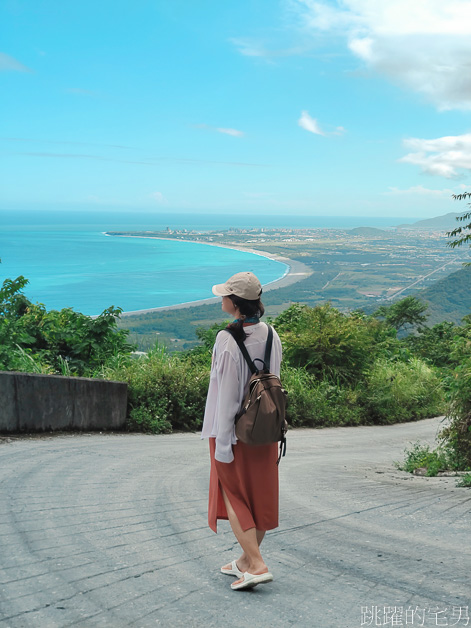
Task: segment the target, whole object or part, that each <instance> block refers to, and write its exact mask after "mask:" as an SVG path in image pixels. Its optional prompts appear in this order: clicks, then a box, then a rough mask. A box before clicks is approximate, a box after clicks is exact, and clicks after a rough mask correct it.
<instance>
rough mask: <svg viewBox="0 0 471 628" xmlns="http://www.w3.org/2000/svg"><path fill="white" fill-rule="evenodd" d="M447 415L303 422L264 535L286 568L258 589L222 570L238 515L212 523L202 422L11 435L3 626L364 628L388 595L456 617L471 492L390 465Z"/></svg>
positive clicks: (1, 576)
mask: <svg viewBox="0 0 471 628" xmlns="http://www.w3.org/2000/svg"><path fill="white" fill-rule="evenodd" d="M439 424H440V420H439V419H431V420H427V421H421V422H418V423H408V424H404V425H393V426H384V427H375V426H373V427H356V428H337V429H322V430H292V431H291V432H290V433H289V438H288V451H287V455H286V458H284V459H283V460H282V462H281V465H280V476H281V526H280V528H278V529H277V530H276V531H274V532H271V533H269V534H268V536H267V539H266V541H265V543H264V550H265V556H266V561H267V563H268V565H269V566H270V568H271V570H272V571H273V573H274V576H275V580H274V582H273V583H272V584H269V585H265V586H263V587H262V586H260V587H258V588H256V589H254V590H253V591H252V592H245V593H242V592H233V591H231V590H230V587H229V585H230V582H231V579H230V578H229V577H227V576H224V575H222V574H220V573H219V567H220V566H221V565H223V564H224V563H226V562H228V561H229V560H232V559H233V558H236V557H237V549H236V546H235V543H234V540H233V537H232V534H231V533H230V532H229V527H228V524H227V522H223V523H222V524H221V525H220V534H218V535H217V536H216V535H215V534H214V533H213V532H211V530H210V529H209V528H208V526H207V523H206V504H207V486H208V453H207V443H206V442H205V441H201V440H200V439H199V437H198V436H197V435H194V434H175V435H169V436H149V435H134V434H129V435H125V434H116V435H104V434H93V435H76V436H74V435H70V436H59V437H46V438H33V439H14V440H10V441H9V440H8V439H6V441H5V442H3V444H2V443H0V503H1V505H2V506H1V509H0V567H1V568H0V628H6V627H8V628H62V627H65V626H78V627H83V628H95V627H98V628H99V627H103V628H104V627H107V628H125V627H127V626H133V627H138V628H148V627H151V626H165V627H166V628H175V627H179V626H185V627H186V628H193V627H202V628H203V627H218V628H219V627H220V626H230V627H232V626H250V627H251V628H268V627H280V628H281V627H282V628H286V627H287V626H295V627H306V628H312V627H315V628H317V627H319V628H360V626H361V625H362V624H361V610H362V607H365V608H364V609H363V610H364V611H365V612H366V609H372V610H374V607H376V609H377V611H376V612H379V613H380V616H381V617H383V615H382V613H383V608H384V607H385V606H386V607H394V606H396V607H403V608H404V609H407V608H415V607H416V606H417V607H418V608H419V609H426V611H424V612H427V613H428V612H429V610H428V609H430V613H432V612H433V610H434V609H435V610H437V609H438V610H440V611H441V612H442V613H446V614H447V615H445V616H448V619H449V625H452V621H455V620H456V617H455V619H453V620H452V619H451V613H452V610H451V609H452V607H453V606H455V607H459V606H463V607H464V606H466V605H469V604H470V580H469V565H470V564H471V550H470V544H469V530H470V524H471V493H470V491H469V490H468V489H459V488H455V480H454V478H430V479H429V478H424V477H415V476H410V475H408V474H406V473H403V472H399V471H396V470H395V469H394V466H393V460H395V459H399V458H401V457H402V451H403V449H404V447H406V446H407V445H408V443H409V442H410V441H415V440H416V439H419V438H420V439H426V440H427V441H429V442H431V441H432V440H433V438H434V436H435V433H436V430H437V428H438V427H439ZM378 609H379V611H378ZM404 613H405V610H404ZM443 616H444V615H443V614H442V615H440V617H443ZM431 617H432V615H429V618H428V619H427V621H426V622H425V623H423V624H419V623H418V620H417V622H416V623H415V624H414V625H417V626H418V625H423V626H436V625H437V624H436V623H433V619H430V618H431ZM403 624H404V625H405V620H404V622H403ZM363 625H366V624H363ZM369 625H375V624H369ZM377 625H380V624H377ZM384 625H387V624H384ZM389 625H391V624H389ZM397 625H400V624H397ZM409 625H410V623H409ZM444 625H445V624H444ZM456 625H457V626H461V625H464V624H460V623H458V624H456Z"/></svg>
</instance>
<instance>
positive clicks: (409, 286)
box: [384, 259, 462, 301]
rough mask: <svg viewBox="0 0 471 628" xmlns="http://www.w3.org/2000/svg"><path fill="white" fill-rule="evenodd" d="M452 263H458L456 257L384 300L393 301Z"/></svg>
mask: <svg viewBox="0 0 471 628" xmlns="http://www.w3.org/2000/svg"><path fill="white" fill-rule="evenodd" d="M450 264H457V261H456V259H452V260H450V261H449V262H446V264H443V266H440V267H439V268H436V269H435V270H432V272H431V273H429V274H428V275H423V276H422V277H419V279H417V280H416V281H414V282H413V283H411V284H409V285H408V286H406V287H405V288H402V289H401V290H399V291H398V292H395V293H394V294H393V295H391V296H390V297H386V298H385V299H384V300H385V301H391V300H392V299H395V298H396V297H397V296H399V295H400V294H402V293H403V292H405V291H406V290H409V288H413V287H414V286H416V285H417V284H418V283H421V282H422V281H424V279H427V278H428V277H430V276H431V275H434V274H435V273H438V271H439V270H443V269H444V268H446V267H447V266H449V265H450ZM460 265H462V264H460Z"/></svg>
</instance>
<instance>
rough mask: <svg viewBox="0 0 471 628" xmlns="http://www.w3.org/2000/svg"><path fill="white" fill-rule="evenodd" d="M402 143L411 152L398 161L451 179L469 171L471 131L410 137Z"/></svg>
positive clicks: (470, 164) (470, 162)
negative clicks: (424, 137) (459, 133)
mask: <svg viewBox="0 0 471 628" xmlns="http://www.w3.org/2000/svg"><path fill="white" fill-rule="evenodd" d="M403 144H404V146H405V148H406V149H408V150H410V151H412V152H410V153H408V154H407V155H405V156H404V157H402V158H401V159H400V160H399V161H401V162H404V163H408V164H413V165H415V166H419V167H420V169H421V170H422V172H425V173H427V174H432V175H437V176H441V177H445V178H447V179H453V178H455V177H458V176H460V175H462V174H464V172H466V171H468V172H469V171H471V133H467V134H465V135H450V136H446V137H439V138H437V139H433V140H424V139H419V138H410V139H407V140H404V142H403Z"/></svg>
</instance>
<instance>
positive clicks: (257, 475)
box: [208, 438, 278, 532]
mask: <svg viewBox="0 0 471 628" xmlns="http://www.w3.org/2000/svg"><path fill="white" fill-rule="evenodd" d="M215 450H216V439H215V438H210V439H209V453H210V457H211V472H210V478H209V507H208V523H209V527H210V528H211V530H213V531H214V532H217V520H218V519H228V516H227V510H226V506H225V504H224V499H223V497H222V492H221V488H222V489H224V492H225V494H226V496H227V497H228V499H229V502H230V504H231V506H232V508H233V509H234V511H235V513H236V515H237V518H238V520H239V523H240V525H241V527H242V529H243V530H244V531H245V530H248V529H249V528H256V529H257V530H272V529H273V528H277V527H278V465H277V464H276V461H277V459H278V445H277V443H270V444H269V445H256V446H253V445H246V444H244V443H242V442H240V441H238V442H237V444H236V445H234V446H233V451H234V460H233V461H232V462H230V463H226V462H219V461H217V460H216V459H215V458H214V453H215Z"/></svg>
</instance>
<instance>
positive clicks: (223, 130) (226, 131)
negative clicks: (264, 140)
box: [192, 124, 245, 137]
mask: <svg viewBox="0 0 471 628" xmlns="http://www.w3.org/2000/svg"><path fill="white" fill-rule="evenodd" d="M192 126H193V127H194V128H195V129H205V130H206V131H216V133H222V134H223V135H231V136H232V137H243V136H244V135H245V133H244V131H239V130H238V129H230V128H224V127H216V126H211V125H210V124H193V125H192Z"/></svg>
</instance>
